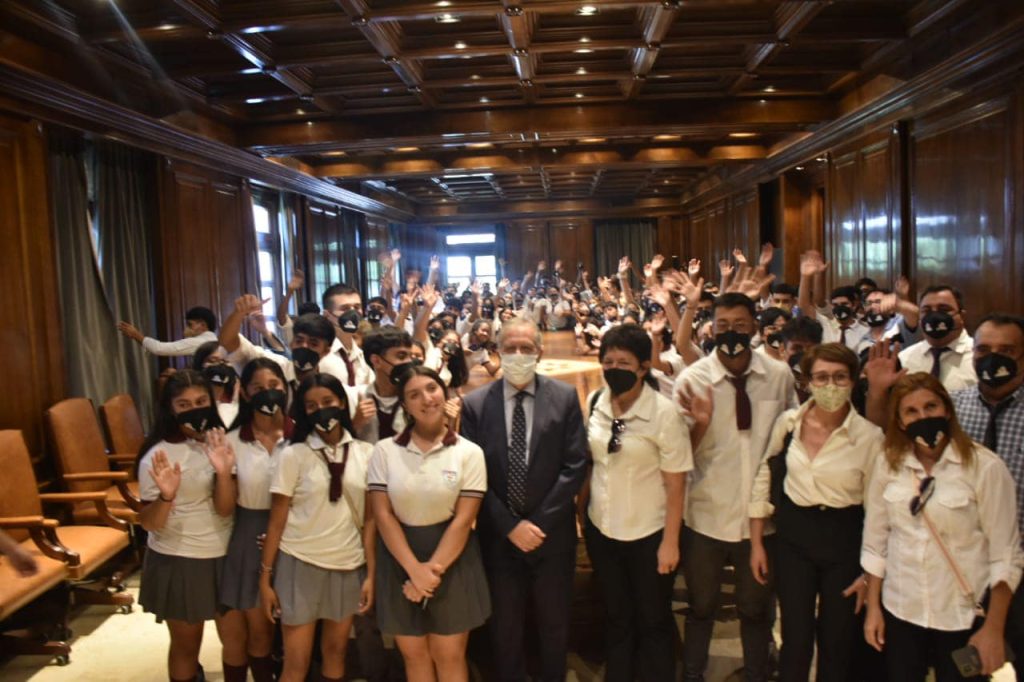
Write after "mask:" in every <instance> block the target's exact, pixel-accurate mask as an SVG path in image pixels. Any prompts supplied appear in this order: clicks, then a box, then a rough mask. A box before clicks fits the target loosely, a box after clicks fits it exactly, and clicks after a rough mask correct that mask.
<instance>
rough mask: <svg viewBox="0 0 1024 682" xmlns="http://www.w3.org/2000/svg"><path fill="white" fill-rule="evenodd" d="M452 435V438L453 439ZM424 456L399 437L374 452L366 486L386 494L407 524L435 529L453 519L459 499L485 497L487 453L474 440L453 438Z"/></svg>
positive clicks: (397, 513)
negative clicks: (402, 441) (402, 442)
mask: <svg viewBox="0 0 1024 682" xmlns="http://www.w3.org/2000/svg"><path fill="white" fill-rule="evenodd" d="M451 436H454V438H453V439H452V438H451ZM445 440H446V441H448V442H449V443H451V444H450V445H446V444H445V443H444V442H442V443H439V444H437V445H435V446H434V447H433V448H432V449H431V450H430V451H429V452H423V451H422V450H420V448H419V447H418V446H417V445H416V443H414V442H413V441H412V439H410V440H409V443H408V444H407V445H400V444H399V443H398V442H397V440H396V439H395V438H387V439H385V440H382V441H380V442H379V443H377V445H376V446H375V447H374V448H373V456H372V457H371V458H370V469H369V473H368V474H367V485H368V487H369V489H370V492H383V493H387V495H388V500H390V502H391V508H392V510H393V511H394V513H395V517H397V518H398V520H399V521H401V522H402V523H403V524H405V525H406V526H431V525H434V524H437V523H444V522H445V521H447V520H449V519H451V518H452V517H453V516H455V504H456V502H458V499H459V498H460V497H475V498H479V499H483V496H484V493H486V492H487V466H486V464H485V463H484V451H483V450H481V449H480V446H479V445H477V444H476V443H473V442H472V441H469V440H466V439H465V438H463V437H462V436H455V435H454V434H451V435H450V436H447V437H446V438H445Z"/></svg>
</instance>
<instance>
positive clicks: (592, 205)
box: [416, 197, 679, 225]
mask: <svg viewBox="0 0 1024 682" xmlns="http://www.w3.org/2000/svg"><path fill="white" fill-rule="evenodd" d="M496 215H500V216H501V218H502V219H503V220H513V219H517V218H537V219H539V218H565V217H569V218H578V217H580V216H586V215H599V216H601V217H602V218H624V217H647V216H662V215H669V216H673V215H674V216H677V215H679V199H678V197H664V198H645V199H633V200H631V201H623V200H621V199H618V200H604V199H538V200H530V199H526V200H520V201H508V200H506V201H488V202H476V201H462V202H458V203H455V202H448V203H444V204H425V205H422V206H420V208H419V209H418V211H417V213H416V224H427V225H431V224H432V225H445V224H460V223H472V222H477V223H479V222H491V223H493V222H494V219H495V216H496Z"/></svg>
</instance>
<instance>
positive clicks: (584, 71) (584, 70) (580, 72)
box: [576, 66, 587, 76]
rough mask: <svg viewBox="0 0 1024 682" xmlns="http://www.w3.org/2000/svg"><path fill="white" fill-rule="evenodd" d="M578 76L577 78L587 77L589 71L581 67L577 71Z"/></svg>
mask: <svg viewBox="0 0 1024 682" xmlns="http://www.w3.org/2000/svg"><path fill="white" fill-rule="evenodd" d="M576 75H577V76H586V75H587V70H586V69H584V68H583V67H582V66H581V67H580V68H578V69H576Z"/></svg>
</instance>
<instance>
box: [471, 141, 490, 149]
mask: <svg viewBox="0 0 1024 682" xmlns="http://www.w3.org/2000/svg"><path fill="white" fill-rule="evenodd" d="M493 146H494V143H492V142H467V143H466V149H490V148H491V147H493Z"/></svg>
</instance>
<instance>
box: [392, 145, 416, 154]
mask: <svg viewBox="0 0 1024 682" xmlns="http://www.w3.org/2000/svg"><path fill="white" fill-rule="evenodd" d="M419 150H420V148H419V147H395V148H394V149H393V150H392V151H396V152H398V153H400V154H405V153H407V152H418V151H419Z"/></svg>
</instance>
